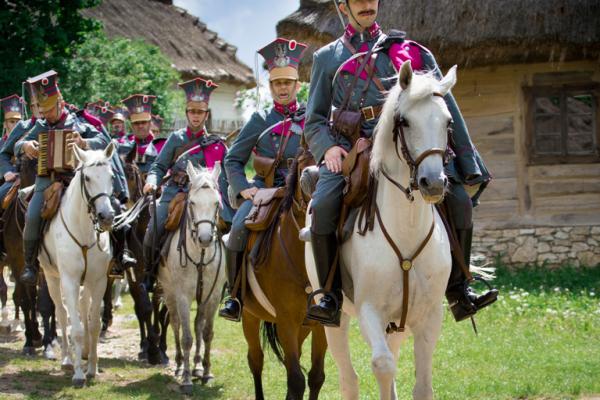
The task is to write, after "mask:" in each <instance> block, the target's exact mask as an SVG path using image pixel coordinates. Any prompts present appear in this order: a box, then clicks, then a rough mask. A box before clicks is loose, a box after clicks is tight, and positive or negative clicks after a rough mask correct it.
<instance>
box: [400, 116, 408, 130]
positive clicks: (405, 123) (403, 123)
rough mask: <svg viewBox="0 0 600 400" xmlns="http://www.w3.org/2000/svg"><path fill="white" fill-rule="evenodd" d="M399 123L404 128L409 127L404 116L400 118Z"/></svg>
mask: <svg viewBox="0 0 600 400" xmlns="http://www.w3.org/2000/svg"><path fill="white" fill-rule="evenodd" d="M400 125H402V126H403V127H405V128H410V125H409V124H408V121H407V120H406V118H402V119H401V120H400Z"/></svg>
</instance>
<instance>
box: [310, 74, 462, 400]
mask: <svg viewBox="0 0 600 400" xmlns="http://www.w3.org/2000/svg"><path fill="white" fill-rule="evenodd" d="M455 82H456V70H455V68H453V69H452V70H451V71H450V73H449V74H448V75H447V76H446V77H444V79H442V81H441V82H440V81H437V80H435V79H434V78H433V77H432V76H431V75H417V74H413V73H412V69H411V68H410V65H409V64H408V63H407V64H405V65H404V66H403V68H402V69H401V72H400V82H399V84H398V85H397V86H396V87H395V88H393V89H392V90H391V91H390V93H389V95H388V99H387V101H386V103H385V105H384V108H383V112H382V116H381V118H380V121H379V124H378V126H377V128H376V139H375V142H374V145H373V152H372V156H371V165H370V167H371V171H372V172H373V173H375V174H377V175H379V171H380V169H381V168H385V169H386V170H387V172H388V173H389V174H390V175H391V176H393V178H394V179H395V180H397V181H398V182H400V183H401V184H403V185H405V186H406V185H408V180H409V168H408V166H407V164H406V162H405V161H404V160H401V159H399V158H398V157H397V155H396V151H395V149H394V144H393V127H394V123H395V120H396V119H397V118H399V116H400V115H401V116H403V117H404V118H406V120H407V121H409V125H410V128H408V127H407V128H405V134H406V141H407V145H408V150H409V152H410V154H411V155H412V157H413V159H416V158H417V157H418V155H419V154H421V153H422V152H424V151H426V150H428V149H431V148H442V149H444V148H445V147H446V140H447V138H446V135H447V124H448V122H449V119H450V114H449V112H448V109H447V107H446V105H445V103H444V101H443V99H442V98H440V97H436V96H433V93H440V94H442V95H444V94H446V93H448V91H449V90H450V88H451V87H452V86H453V85H454V83H455ZM418 176H425V177H438V179H442V178H444V177H445V175H444V168H443V163H442V158H441V156H440V155H438V154H434V155H431V156H429V157H427V158H426V159H425V160H424V161H423V162H422V164H421V166H420V168H419V171H418ZM376 198H377V204H378V205H379V208H380V210H381V216H382V220H383V222H384V224H385V227H386V229H387V231H388V232H389V234H390V236H391V237H392V238H393V239H394V242H395V243H396V245H397V246H398V247H399V249H400V250H401V252H402V254H403V256H404V257H405V258H412V255H413V254H414V253H415V251H416V250H417V249H418V247H419V246H420V244H421V242H422V241H423V240H424V239H425V237H426V236H427V233H428V232H429V229H430V227H431V224H432V222H433V223H434V232H433V235H432V237H431V239H430V241H429V242H428V244H427V246H426V247H425V248H424V249H423V251H422V252H421V254H420V255H419V257H418V258H417V259H416V260H415V261H414V264H413V269H412V270H411V271H410V279H409V281H410V282H409V283H410V284H409V295H410V297H409V304H408V317H407V322H406V328H407V329H406V332H404V333H401V334H400V333H396V334H392V335H386V333H385V328H386V327H387V325H388V323H390V322H395V323H396V324H399V320H400V316H401V306H402V270H401V269H400V266H399V265H398V258H397V256H396V253H395V252H394V251H393V250H392V247H391V246H390V244H389V243H388V242H387V240H386V239H385V237H384V235H383V233H382V231H381V228H380V226H379V224H378V223H376V224H375V229H374V230H373V231H370V232H368V233H367V234H366V235H365V236H360V235H358V234H356V233H355V234H354V235H353V236H352V237H351V238H350V239H349V240H348V242H346V243H345V244H344V245H343V247H342V248H341V257H342V259H343V261H344V264H345V265H347V266H348V267H349V272H350V274H351V275H352V279H353V282H354V304H349V301H348V299H347V298H345V299H344V315H343V316H342V325H341V327H340V328H326V329H325V331H326V334H327V341H328V343H329V346H330V349H331V352H332V355H333V358H334V360H335V362H336V365H337V367H338V370H339V374H340V391H341V393H342V397H343V398H344V399H358V398H359V391H358V380H357V378H356V372H355V371H354V368H353V367H352V363H351V360H350V354H349V346H348V329H349V324H348V318H349V316H350V315H353V316H356V317H357V318H358V321H359V325H360V329H361V333H362V336H363V337H364V339H365V341H366V342H367V344H368V345H369V346H370V347H371V350H372V357H371V367H372V370H373V373H374V374H375V376H376V378H377V381H378V384H379V389H380V394H379V395H380V398H381V399H386V400H387V399H395V398H396V397H397V395H396V388H395V382H394V378H395V375H396V362H397V360H398V351H399V347H400V343H401V342H402V341H403V340H404V339H405V338H406V337H407V336H408V335H409V334H413V335H414V337H415V345H414V351H415V368H416V384H415V387H414V390H413V397H414V398H415V399H426V400H427V399H432V398H433V389H432V385H431V376H432V354H433V350H434V348H435V344H436V341H437V339H438V337H439V334H440V331H441V324H442V316H443V310H442V302H443V297H444V292H445V288H446V284H447V282H448V277H449V274H450V269H451V256H450V245H449V241H448V237H447V234H446V231H445V228H444V226H443V224H442V221H441V219H440V217H439V215H438V214H437V212H436V211H435V210H434V208H433V206H432V204H430V203H429V202H428V201H427V200H428V199H424V198H423V196H421V195H420V194H416V195H415V200H414V202H412V203H411V202H409V201H408V200H407V199H406V198H405V196H404V194H402V192H400V191H399V190H398V188H396V187H395V186H394V185H393V184H391V183H390V182H389V181H388V180H387V179H385V178H384V177H382V176H381V175H380V179H379V187H378V192H377V196H376ZM307 225H310V215H307ZM305 252H306V265H307V270H308V276H309V279H310V281H311V284H312V285H313V287H314V288H318V287H320V285H319V283H318V279H317V274H316V269H315V266H314V260H313V255H312V248H311V245H310V243H307V245H306V251H305Z"/></svg>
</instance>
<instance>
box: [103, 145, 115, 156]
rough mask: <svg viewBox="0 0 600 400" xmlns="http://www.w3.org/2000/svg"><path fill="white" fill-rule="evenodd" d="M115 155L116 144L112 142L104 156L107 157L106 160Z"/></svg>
mask: <svg viewBox="0 0 600 400" xmlns="http://www.w3.org/2000/svg"><path fill="white" fill-rule="evenodd" d="M114 153H115V143H114V142H112V141H111V142H110V144H109V145H108V146H106V149H104V155H105V156H106V158H112V156H113V154H114Z"/></svg>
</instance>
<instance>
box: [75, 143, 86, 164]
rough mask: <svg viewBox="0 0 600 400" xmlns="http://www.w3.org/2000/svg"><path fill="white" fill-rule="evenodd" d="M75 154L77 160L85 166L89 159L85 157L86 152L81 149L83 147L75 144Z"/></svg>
mask: <svg viewBox="0 0 600 400" xmlns="http://www.w3.org/2000/svg"><path fill="white" fill-rule="evenodd" d="M73 154H75V158H76V159H77V161H79V163H80V164H85V162H86V160H87V158H86V155H85V151H83V150H82V149H81V147H79V146H77V145H76V144H73Z"/></svg>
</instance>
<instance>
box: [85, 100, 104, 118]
mask: <svg viewBox="0 0 600 400" xmlns="http://www.w3.org/2000/svg"><path fill="white" fill-rule="evenodd" d="M105 107H106V108H108V107H110V103H109V102H108V101H104V100H102V99H100V100H96V101H94V102H89V103H85V107H84V108H85V110H86V111H87V112H89V113H90V114H92V115H94V116H96V117H99V116H100V112H101V110H102V108H105Z"/></svg>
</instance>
